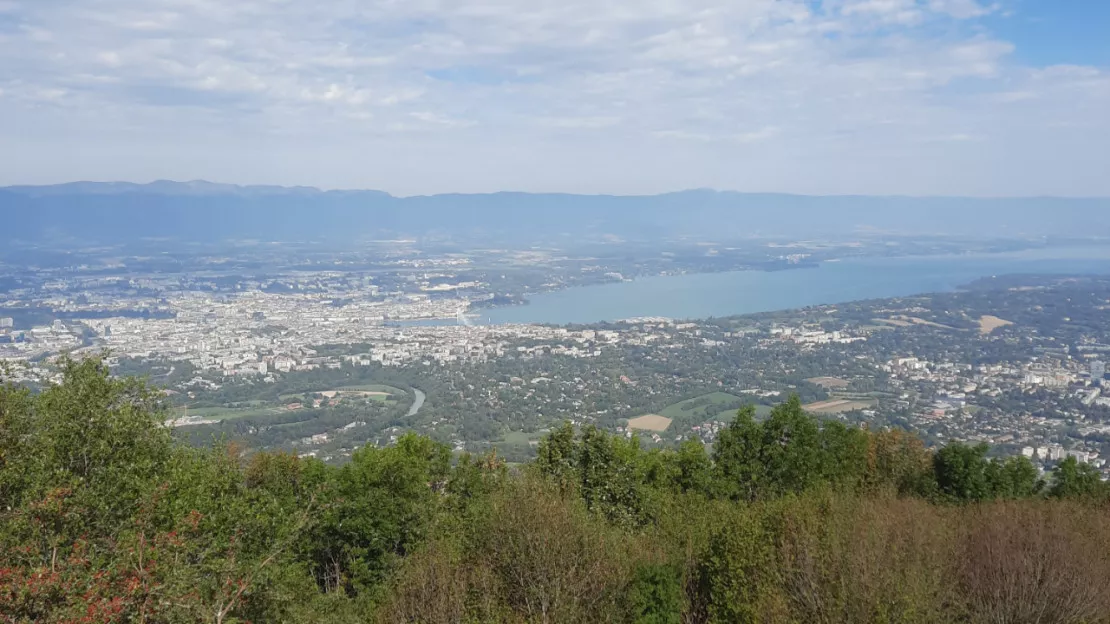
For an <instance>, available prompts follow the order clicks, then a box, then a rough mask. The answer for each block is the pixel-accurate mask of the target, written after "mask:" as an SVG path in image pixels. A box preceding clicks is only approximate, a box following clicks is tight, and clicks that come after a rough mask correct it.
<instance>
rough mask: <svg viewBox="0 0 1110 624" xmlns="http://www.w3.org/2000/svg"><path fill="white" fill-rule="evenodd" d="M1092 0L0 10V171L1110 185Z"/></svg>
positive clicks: (28, 3)
mask: <svg viewBox="0 0 1110 624" xmlns="http://www.w3.org/2000/svg"><path fill="white" fill-rule="evenodd" d="M1108 32H1110V0H468V1H461V0H0V145H2V146H3V149H0V184H50V183H57V182H66V181H73V180H127V181H135V182H146V181H151V180H155V179H175V180H191V179H207V180H212V181H218V182H231V183H240V184H282V185H310V186H318V187H321V188H373V189H381V190H385V191H389V192H391V193H394V194H398V195H417V194H431V193H444V192H490V191H500V190H519V191H557V192H570V193H614V194H649V193H658V192H666V191H674V190H680V189H688V188H717V189H729V190H739V191H777V192H792V193H805V194H884V195H885V194H905V195H975V196H1027V195H1061V196H1110V35H1107V33H1108Z"/></svg>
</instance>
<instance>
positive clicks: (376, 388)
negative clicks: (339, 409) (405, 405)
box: [335, 384, 410, 396]
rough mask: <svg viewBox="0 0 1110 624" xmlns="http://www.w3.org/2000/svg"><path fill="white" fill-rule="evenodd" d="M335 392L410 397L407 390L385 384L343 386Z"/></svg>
mask: <svg viewBox="0 0 1110 624" xmlns="http://www.w3.org/2000/svg"><path fill="white" fill-rule="evenodd" d="M335 390H353V391H356V392H388V393H389V394H393V395H398V396H408V395H409V394H410V393H409V392H408V391H407V390H402V389H400V388H395V387H393V386H386V385H383V384H366V385H362V386H341V387H339V388H335Z"/></svg>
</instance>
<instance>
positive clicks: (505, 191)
mask: <svg viewBox="0 0 1110 624" xmlns="http://www.w3.org/2000/svg"><path fill="white" fill-rule="evenodd" d="M159 184H172V185H181V186H188V185H194V184H205V185H212V186H213V187H233V188H239V189H251V188H271V189H285V190H290V191H294V190H304V191H319V192H321V193H333V192H336V193H364V192H379V193H386V194H388V195H390V196H392V197H395V198H397V199H415V198H420V197H436V196H444V195H497V194H509V195H513V194H518V195H573V196H584V197H591V196H593V197H627V198H636V197H658V196H660V195H678V194H683V193H698V192H708V193H735V194H739V195H790V196H797V197H813V198H822V197H827V198H851V197H866V198H874V199H883V198H890V199H986V200H989V199H1000V200H1005V199H1110V192H1107V193H1106V194H1105V195H1001V194H1000V195H913V194H897V193H891V194H868V193H795V192H790V191H775V190H742V189H734V188H713V187H700V188H693V187H691V188H675V189H671V190H662V191H659V192H656V193H605V192H598V193H574V192H568V191H558V190H535V191H526V190H521V189H514V188H505V189H499V190H491V191H450V190H447V191H442V192H439V193H426V194H420V193H417V194H412V195H404V194H400V193H393V192H390V191H388V190H386V189H380V188H353V187H324V186H313V185H304V184H250V183H239V182H227V181H219V180H205V179H194V180H184V179H182V180H174V179H168V178H158V179H149V180H141V181H135V180H122V179H104V180H87V179H85V180H69V181H65V182H57V183H53V184H19V183H17V184H6V185H3V186H0V191H9V192H10V191H12V190H13V189H49V188H57V187H65V186H75V185H104V186H105V187H107V186H114V185H119V186H135V187H152V186H155V185H159Z"/></svg>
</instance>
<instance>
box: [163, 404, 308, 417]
mask: <svg viewBox="0 0 1110 624" xmlns="http://www.w3.org/2000/svg"><path fill="white" fill-rule="evenodd" d="M286 411H288V410H286V409H285V408H283V407H250V408H234V407H196V408H190V409H185V408H183V407H178V408H175V409H174V417H176V418H182V417H184V416H189V417H190V418H206V419H211V420H234V419H236V418H257V417H259V416H273V415H274V414H281V413H283V412H286Z"/></svg>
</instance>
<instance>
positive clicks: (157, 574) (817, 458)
mask: <svg viewBox="0 0 1110 624" xmlns="http://www.w3.org/2000/svg"><path fill="white" fill-rule="evenodd" d="M63 368H64V375H63V380H62V382H61V383H59V384H57V385H55V386H51V387H49V388H46V389H44V390H43V391H42V392H40V393H37V394H35V393H31V392H28V391H26V390H24V389H22V388H17V387H13V386H0V497H2V499H0V620H2V621H5V622H19V623H23V622H28V623H29V622H47V623H54V622H57V623H63V622H65V623H76V622H149V623H155V624H160V623H166V624H177V623H186V622H217V623H232V622H248V621H250V622H333V623H340V622H343V623H346V622H350V623H352V624H353V623H355V622H366V621H378V622H421V623H428V624H437V623H443V624H449V623H450V624H454V623H460V622H483V623H485V622H492V623H505V624H509V623H518V622H551V623H554V622H560V623H561V622H571V623H575V622H583V623H585V622H621V623H626V622H635V623H641V624H672V623H677V622H683V623H687V622H688V623H708V622H730V623H731V622H757V621H758V622H779V621H782V622H828V623H832V622H849V623H855V622H858V623H863V622H937V621H960V622H969V623H977V622H1033V621H1040V622H1051V623H1061V624H1062V623H1071V622H1074V623H1077V624H1078V623H1096V622H1108V621H1110V615H1108V614H1110V602H1108V601H1110V597H1108V594H1107V593H1106V592H1105V591H1104V587H1103V585H1104V583H1105V579H1106V578H1110V521H1108V520H1107V515H1106V508H1105V505H1106V501H1107V498H1108V493H1107V487H1108V486H1107V484H1105V483H1103V482H1102V481H1100V480H1099V479H1098V474H1097V472H1095V471H1093V470H1092V469H1090V468H1089V467H1088V466H1086V465H1083V464H1079V463H1077V462H1076V461H1075V460H1074V459H1069V460H1065V461H1064V462H1061V464H1060V465H1059V466H1058V467H1057V469H1056V471H1055V472H1054V473H1053V475H1052V476H1051V481H1050V484H1049V485H1048V486H1047V487H1045V486H1044V484H1043V483H1042V482H1041V481H1040V480H1039V479H1038V478H1037V473H1036V471H1035V470H1034V469H1033V467H1032V465H1030V464H1029V462H1028V461H1026V460H1024V459H1023V458H1011V459H1006V460H999V459H988V458H987V448H986V446H985V445H979V446H968V445H963V444H951V445H949V446H947V447H945V448H943V449H940V450H938V451H936V452H932V451H929V450H927V449H926V448H925V446H924V445H923V444H922V443H921V440H920V439H918V438H915V437H913V436H910V435H908V434H906V433H904V432H901V431H896V430H892V431H868V430H866V429H859V428H855V427H849V426H845V425H843V424H840V423H836V422H824V423H822V422H818V421H816V420H814V419H812V418H810V417H809V416H808V415H806V414H805V413H804V411H802V410H801V405H800V402H799V401H798V400H796V399H794V400H791V401H788V402H787V403H785V404H783V405H780V406H778V407H776V408H775V409H774V410H772V412H771V414H770V415H769V417H768V418H767V419H766V420H764V421H762V422H759V421H757V420H756V419H755V417H754V413H753V411H752V410H751V409H742V410H741V411H740V412H739V413H738V415H737V417H736V419H735V420H734V421H733V422H732V423H731V425H730V426H728V427H727V428H726V429H725V430H724V431H722V433H721V435H720V438H719V440H718V443H717V445H716V446H715V448H714V449H713V451H712V454H710V453H709V452H707V450H706V448H705V447H704V446H702V444H701V443H700V442H696V441H688V442H685V443H683V444H682V445H680V446H679V447H678V448H676V449H673V450H659V449H653V450H645V449H643V448H641V446H640V443H639V441H638V440H637V439H636V438H635V437H631V438H625V437H622V436H613V435H610V434H607V433H605V432H604V431H602V430H601V429H599V428H596V427H592V426H586V427H584V428H582V429H581V430H576V429H575V428H574V427H573V426H571V425H570V424H566V425H564V426H563V427H560V428H557V429H555V430H554V431H552V432H551V433H550V434H549V435H548V436H547V437H546V438H545V439H544V440H543V441H542V442H541V443H540V444H539V448H538V458H537V460H536V461H535V462H534V463H533V464H531V465H530V466H527V467H525V468H524V469H523V470H516V469H511V468H510V467H509V466H507V465H506V463H505V462H504V461H503V460H502V459H501V458H500V457H499V456H498V455H497V454H496V453H494V452H491V453H488V454H486V455H482V456H472V455H466V454H464V455H462V456H460V457H457V458H453V457H452V456H451V453H450V451H449V449H448V448H447V447H446V446H444V445H442V444H439V443H437V442H435V441H433V440H430V439H428V438H424V437H419V436H415V435H411V434H410V435H404V436H401V437H400V438H398V439H397V440H396V442H395V443H394V444H391V445H389V446H386V447H383V448H378V447H372V446H367V447H364V448H361V449H359V450H357V451H356V452H355V453H354V454H353V456H352V458H351V461H350V462H349V463H347V464H346V465H343V466H341V467H332V466H329V465H326V464H324V463H323V462H320V461H317V460H315V459H311V458H305V457H298V456H296V455H294V454H289V453H248V452H246V451H244V450H243V449H240V448H238V447H236V446H234V445H215V446H210V447H206V448H190V447H187V446H183V445H179V444H175V443H174V442H173V440H172V438H171V437H170V435H169V433H168V432H167V431H166V430H165V429H164V428H163V427H162V426H161V425H160V424H159V423H160V422H161V421H162V420H163V417H164V414H163V412H162V403H161V401H162V397H161V395H160V393H158V392H157V391H155V390H153V389H151V388H149V387H147V386H146V385H144V384H143V383H141V382H138V381H135V380H132V379H117V378H114V377H112V376H110V375H109V374H108V371H107V370H106V368H105V367H104V366H103V365H102V364H100V363H99V362H97V361H95V360H86V361H82V362H66V363H65V364H64V367H63ZM970 503H974V504H970Z"/></svg>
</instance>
